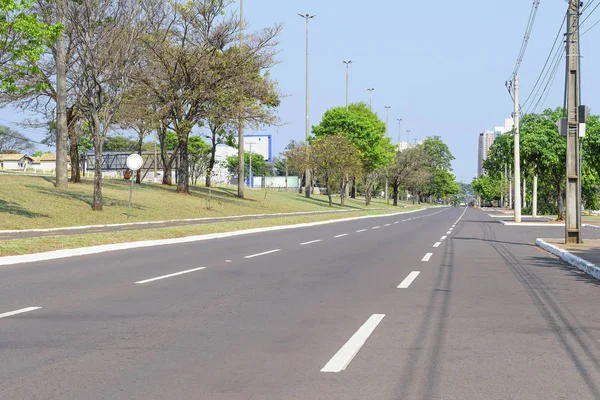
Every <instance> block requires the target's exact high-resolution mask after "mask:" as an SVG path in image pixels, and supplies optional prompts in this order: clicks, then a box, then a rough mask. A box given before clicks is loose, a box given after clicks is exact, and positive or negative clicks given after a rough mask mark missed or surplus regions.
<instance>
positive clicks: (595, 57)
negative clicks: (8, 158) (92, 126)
mask: <svg viewBox="0 0 600 400" xmlns="http://www.w3.org/2000/svg"><path fill="white" fill-rule="evenodd" d="M532 2H533V1H526V0H485V1H475V0H467V1H447V0H430V1H428V2H421V1H418V2H417V1H412V2H409V1H398V0H378V1H372V2H369V3H365V2H358V1H348V0H320V1H317V0H302V1H298V0H281V1H276V0H244V10H245V17H246V19H247V23H248V29H249V30H254V29H259V28H261V27H265V26H269V25H271V24H274V23H282V24H283V32H282V34H281V36H280V38H279V41H280V45H279V49H280V53H279V55H278V57H279V64H278V65H276V66H275V67H274V68H273V69H272V71H271V76H272V78H273V79H275V80H276V81H278V84H279V89H280V91H281V92H282V94H283V95H284V98H283V101H282V104H281V107H280V109H279V116H280V118H281V119H282V120H283V122H284V123H285V124H284V125H282V126H279V127H270V128H265V129H264V130H263V131H261V132H260V133H267V134H272V135H273V153H274V154H277V153H279V152H281V151H282V150H283V149H284V148H285V146H286V145H287V144H288V143H289V141H290V140H292V139H294V140H303V139H304V129H305V128H304V123H305V109H304V107H305V20H304V19H302V18H300V17H299V16H298V13H301V14H306V13H309V14H314V15H316V17H315V18H314V19H312V20H310V28H309V37H310V39H309V40H310V42H309V54H310V59H309V71H310V72H309V74H310V81H309V82H310V97H309V99H310V123H311V125H317V124H318V123H319V121H320V119H321V118H322V116H323V114H324V112H325V111H326V110H327V109H329V108H332V107H336V106H343V105H344V104H345V90H346V89H345V71H346V70H345V65H344V64H343V63H342V61H343V60H352V65H351V66H350V85H349V87H350V90H349V92H350V94H349V97H350V102H358V101H364V102H367V103H368V101H369V93H368V92H367V90H366V89H367V88H375V91H374V92H373V110H374V111H375V112H377V113H378V114H379V116H380V118H381V119H382V120H383V121H385V120H386V110H385V108H384V107H385V106H391V109H390V111H389V121H390V123H389V132H390V136H391V137H392V142H393V143H396V142H397V137H398V123H397V118H402V119H403V121H402V126H401V137H402V140H403V141H405V140H406V132H405V131H406V130H407V129H409V130H411V133H410V140H411V142H412V141H413V139H414V138H418V139H425V138H426V137H428V136H434V135H439V136H441V137H442V139H443V140H444V141H445V142H446V143H447V144H448V146H449V147H450V150H451V152H452V154H453V155H454V157H455V158H456V160H454V162H453V168H454V173H455V175H456V176H457V179H458V180H459V181H462V182H470V181H471V180H472V179H473V177H474V176H475V174H476V172H477V149H478V137H479V133H481V132H483V131H484V130H486V129H487V130H493V129H494V126H499V125H503V122H504V118H506V117H509V116H510V115H511V113H512V110H513V103H512V100H511V98H510V96H509V94H508V92H507V90H506V87H505V81H506V80H507V79H508V78H509V77H510V75H511V73H512V71H513V68H514V65H515V61H516V59H517V55H518V52H519V48H520V47H521V43H522V41H523V35H524V33H525V27H526V24H527V21H528V18H529V14H530V10H531V5H532ZM588 2H592V4H591V5H590V7H589V8H588V10H587V13H589V12H590V11H591V10H593V9H594V7H595V6H597V5H598V4H600V0H587V1H586V2H585V3H588ZM365 4H369V5H370V6H365ZM567 5H568V4H567V2H566V1H565V0H541V2H540V6H539V11H538V14H537V19H536V22H535V26H534V28H533V31H532V34H531V38H530V41H529V47H528V49H527V53H526V54H525V57H524V59H523V63H522V65H521V68H520V71H519V81H520V88H521V95H520V96H521V99H525V98H526V97H527V96H528V94H529V93H530V92H531V90H532V88H533V86H534V84H535V82H536V80H537V78H538V76H539V74H540V72H541V71H542V67H543V66H544V63H545V62H546V59H547V57H548V54H549V52H550V48H551V47H552V44H553V42H554V39H555V37H556V34H557V32H558V29H559V27H560V25H561V22H562V21H563V17H564V15H565V12H566V10H567ZM238 6H239V3H235V4H233V5H232V8H235V7H238ZM585 16H586V15H584V16H583V18H585ZM598 20H600V7H598V9H596V10H595V11H594V12H593V13H592V14H591V15H590V18H589V19H588V21H587V22H586V23H585V26H584V27H583V28H582V32H583V31H585V29H586V27H591V26H592V25H593V24H594V23H596V22H597V21H598ZM599 41H600V24H599V25H597V26H596V27H595V28H593V29H592V30H590V31H589V32H588V33H586V34H585V35H584V36H583V37H582V42H581V47H582V56H583V58H582V100H583V103H584V104H586V105H588V106H590V108H591V109H592V113H595V114H597V113H598V112H600V111H598V110H600V105H597V104H598V103H599V102H600V73H598V72H595V71H600V52H598V51H597V49H598V47H597V43H598V42H599ZM561 45H562V44H561ZM549 88H550V90H549V93H548V95H547V97H545V98H542V101H541V102H540V106H539V107H538V111H540V110H541V109H542V108H545V107H557V106H560V105H562V97H563V90H564V64H563V63H561V66H560V69H559V71H558V74H557V75H556V78H555V79H554V81H553V83H552V84H551V86H549ZM534 97H535V96H534ZM594 108H596V109H597V110H596V112H594V111H595V110H594ZM25 117H26V115H24V114H22V113H19V112H16V111H15V110H12V109H6V108H5V109H3V110H0V124H5V125H6V124H8V125H9V126H12V127H15V126H14V123H15V122H18V121H20V120H22V119H24V118H25ZM23 132H24V133H27V134H29V135H30V136H31V137H32V138H34V139H37V140H39V139H40V138H41V133H40V132H36V131H33V130H24V131H23Z"/></svg>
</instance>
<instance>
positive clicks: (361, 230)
mask: <svg viewBox="0 0 600 400" xmlns="http://www.w3.org/2000/svg"><path fill="white" fill-rule="evenodd" d="M366 231H367V230H366V229H359V230H358V231H356V233H361V232H366Z"/></svg>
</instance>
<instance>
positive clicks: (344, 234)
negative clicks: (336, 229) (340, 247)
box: [334, 233, 348, 239]
mask: <svg viewBox="0 0 600 400" xmlns="http://www.w3.org/2000/svg"><path fill="white" fill-rule="evenodd" d="M344 236H348V234H347V233H342V234H341V235H337V236H334V238H336V239H337V238H341V237H344Z"/></svg>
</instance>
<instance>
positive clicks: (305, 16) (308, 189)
mask: <svg viewBox="0 0 600 400" xmlns="http://www.w3.org/2000/svg"><path fill="white" fill-rule="evenodd" d="M298 15H299V16H301V17H302V18H304V19H305V20H306V128H305V135H304V136H305V140H306V146H308V132H309V127H310V122H309V117H308V20H309V19H313V18H314V17H316V15H310V14H304V15H303V14H298ZM310 185H311V182H310V169H308V168H307V169H306V195H305V196H306V198H310V192H311V190H310Z"/></svg>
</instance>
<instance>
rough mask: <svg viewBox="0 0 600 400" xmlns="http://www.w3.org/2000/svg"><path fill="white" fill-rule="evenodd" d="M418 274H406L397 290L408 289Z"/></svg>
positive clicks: (417, 272) (415, 272)
mask: <svg viewBox="0 0 600 400" xmlns="http://www.w3.org/2000/svg"><path fill="white" fill-rule="evenodd" d="M420 273H421V272H420V271H413V272H411V273H410V274H408V276H407V277H406V279H404V280H403V281H402V283H401V284H400V285H398V289H408V287H409V286H410V284H411V283H413V281H414V280H415V279H417V276H419V274H420Z"/></svg>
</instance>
